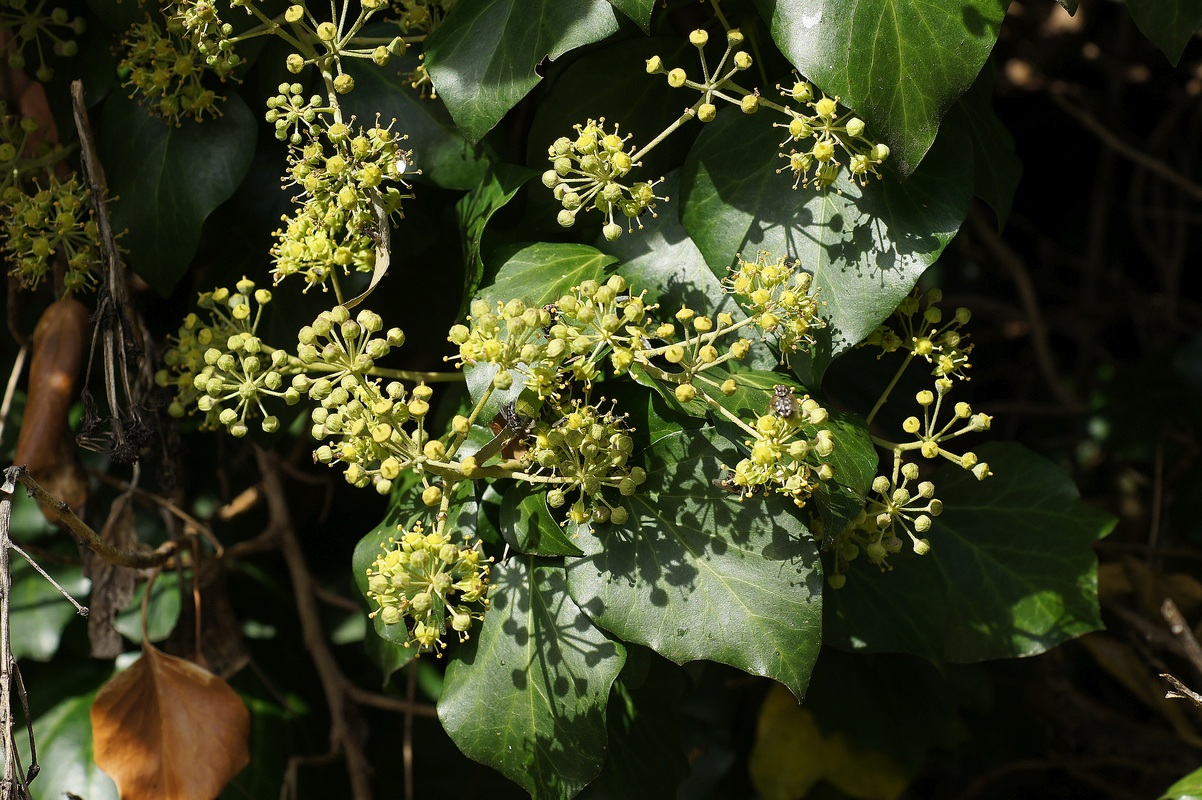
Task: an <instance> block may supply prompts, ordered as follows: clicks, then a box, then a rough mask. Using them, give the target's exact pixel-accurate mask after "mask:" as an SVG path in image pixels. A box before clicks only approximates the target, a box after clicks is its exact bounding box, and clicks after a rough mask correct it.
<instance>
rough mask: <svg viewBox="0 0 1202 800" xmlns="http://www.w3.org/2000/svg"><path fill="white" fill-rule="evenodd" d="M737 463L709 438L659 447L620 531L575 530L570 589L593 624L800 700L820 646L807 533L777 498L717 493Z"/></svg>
mask: <svg viewBox="0 0 1202 800" xmlns="http://www.w3.org/2000/svg"><path fill="white" fill-rule="evenodd" d="M733 457H734V454H733V452H732V451H731V448H730V447H729V445H727V444H726V443H725V441H724V440H723V439H722V438H721V437H720V436H719V435H718V434H717V433H716V432H715V431H714V430H713V429H706V430H700V431H687V432H683V433H681V434H676V435H669V436H665V437H664V438H662V439H660V440H659V441H658V442H656V444H655V445H654V446H653V447H652V448H651V449H650V451H649V452H648V454H647V460H648V463H649V464H651V465H652V468H651V470H649V472H648V478H647V482H646V483H644V484H643V485H642V486H641V487H639V491H638V493H637V494H635V495H633V496H632V497H629V498H626V499H625V500H624V501H623V502H624V505H625V506H626V508H627V510H628V511H629V513H630V518H629V521H628V522H626V523H624V524H622V525H612V524H611V525H606V526H605V527H603V528H600V529H598V530H590V529H589V528H588V527H587V526H585V527H582V528H581V529H580V531H579V544H580V547H581V549H582V550H584V552H585V554H586V555H585V556H584V557H583V558H576V559H568V588H569V590H570V591H571V593H572V597H573V598H574V599H575V600H576V603H577V604H578V605H579V606H580V607H581V608H583V609H584V611H585V612H586V613H587V614H588V615H589V616H590V617H591V618H592V619H593V620H594V621H595V622H596V623H597V624H598V625H600V626H601V627H603V628H605V629H606V630H608V631H610V632H611V633H613V634H615V635H616V636H619V637H620V638H622V639H624V640H627V641H631V642H636V643H638V644H644V645H646V646H648V647H650V648H651V649H653V650H655V651H656V652H658V653H659V654H661V655H663V656H664V657H666V658H668V659H670V660H672V661H675V662H676V663H678V664H683V663H684V662H686V661H693V660H695V659H709V660H711V661H718V662H721V663H723V664H729V665H731V666H733V667H737V668H738V669H742V670H744V671H746V672H749V673H751V674H753V675H764V676H767V677H769V678H773V679H775V680H778V681H780V682H781V683H783V684H785V686H787V687H788V688H789V690H790V691H791V692H793V694H794V695H796V696H797V697H802V696H803V695H804V694H805V689H806V684H807V683H808V682H809V677H810V671H811V670H812V669H813V666H814V659H815V658H817V657H818V648H819V643H820V642H821V639H822V625H821V621H820V620H821V613H822V577H821V569H820V567H819V565H818V555H817V550H816V548H815V547H814V544H813V542H812V541H811V540H810V536H809V532H808V531H807V530H806V529H805V526H803V525H802V524H801V522H800V521H798V519H797V518H796V517H795V516H794V515H793V514H792V513H791V511H790V510H788V509H786V508H785V504H784V503H783V502H780V501H778V500H777V499H776V498H767V499H766V500H763V501H761V502H756V503H750V502H739V500H738V499H737V498H735V497H733V496H732V495H731V494H730V493H729V492H726V491H724V490H723V489H721V488H718V487H716V486H715V485H714V482H715V481H717V480H719V479H721V478H722V475H723V469H722V464H723V462H724V461H727V462H728V461H730V460H731V459H732V458H733Z"/></svg>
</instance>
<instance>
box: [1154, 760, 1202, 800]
mask: <svg viewBox="0 0 1202 800" xmlns="http://www.w3.org/2000/svg"><path fill="white" fill-rule="evenodd" d="M1200 798H1202V768H1200V769H1196V770H1194V771H1193V772H1191V773H1190V774H1188V775H1186V776H1185V777H1184V778H1182V779H1181V780H1179V781H1177V782H1176V783H1174V784H1173V785H1172V786H1170V787H1169V788H1167V789H1165V790H1164V794H1163V795H1161V798H1160V800H1200Z"/></svg>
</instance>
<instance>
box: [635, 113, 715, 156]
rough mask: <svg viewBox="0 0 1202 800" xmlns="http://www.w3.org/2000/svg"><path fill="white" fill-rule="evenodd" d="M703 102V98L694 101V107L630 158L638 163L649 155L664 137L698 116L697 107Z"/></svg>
mask: <svg viewBox="0 0 1202 800" xmlns="http://www.w3.org/2000/svg"><path fill="white" fill-rule="evenodd" d="M701 103H702V101H701V100H698V101H697V102H696V103H694V104H693V107H692V108H690V109H688V110H687V111H685V112H684V113H683V114H681V115H680V116H679V117H678V118H677V119H676V121H675V122H673V123H672V124H671V125H669V126H668V127H666V128H664V130H663V132H662V133H660V135H659V136H656V137H655V138H654V139H652V140H651V141H650V142H648V143H647V144H646V145H645V146H644V147H643V149H642V150H639V151H638V152H637V153H634V154H633V155H631V156H630V160H631V161H633V162H635V163H637V162H638V161H640V160H641V159H642V158H643V156H645V155H647V154H648V153H650V152H651V151H652V150H654V149H655V147H656V145H658V144H659V143H660V142H662V141H663V140H664V139H667V138H668V137H669V136H671V135H672V134H673V133H675V132H676V130H677V129H678V128H680V126H681V125H684V124H685V123H686V122H688V121H689V120H691V119H693V118H694V117H696V116H697V109H698V108H700V107H701Z"/></svg>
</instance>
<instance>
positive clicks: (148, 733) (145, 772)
mask: <svg viewBox="0 0 1202 800" xmlns="http://www.w3.org/2000/svg"><path fill="white" fill-rule="evenodd" d="M249 735H250V714H249V712H247V710H246V705H245V704H244V703H243V702H242V698H240V697H239V696H238V694H237V693H236V692H235V691H234V690H233V689H231V688H230V687H229V684H227V683H226V682H225V681H223V680H221V679H220V678H218V677H217V676H216V675H213V674H212V673H210V672H208V671H207V670H204V669H202V668H201V667H198V666H197V665H195V664H193V663H192V662H191V661H185V660H184V659H182V658H175V657H174V656H169V655H167V654H166V653H163V652H160V651H159V650H156V649H155V648H154V647H153V646H152V645H150V644H143V645H142V657H141V658H139V659H138V660H137V661H136V662H134V664H133V665H132V666H130V668H129V669H127V670H125V671H124V672H120V673H118V674H117V675H115V676H113V678H112V680H110V681H109V682H108V683H106V684H105V685H104V686H103V687H101V689H100V691H99V692H98V693H97V694H96V699H95V701H94V702H93V703H92V737H93V740H94V746H95V753H96V765H97V766H98V767H100V768H101V769H102V770H104V771H105V772H106V773H108V774H109V776H110V777H112V779H113V780H114V781H116V783H117V787H118V789H119V790H120V792H121V797H122V800H213V798H214V797H216V796H217V795H218V794H219V793H220V792H221V790H222V789H223V788H224V787H225V785H226V784H227V783H229V781H230V779H231V778H233V777H234V776H235V775H237V774H238V772H239V771H241V769H242V768H243V767H245V766H246V764H247V763H248V762H249V761H250V753H249V750H248V745H247V739H248V737H249Z"/></svg>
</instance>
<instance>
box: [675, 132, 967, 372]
mask: <svg viewBox="0 0 1202 800" xmlns="http://www.w3.org/2000/svg"><path fill="white" fill-rule="evenodd" d="M949 133H954V132H949ZM779 139H780V137H779V136H778V135H777V133H776V132H775V130H774V129H773V128H771V127H769V126H768V125H766V124H764V121H763V120H761V119H758V118H755V117H747V116H744V115H742V114H724V115H719V117H718V119H717V120H716V121H714V122H712V123H710V125H708V126H707V127H706V129H705V130H704V131H703V132H702V134H701V136H700V137H699V138H698V140H697V144H696V146H695V147H694V148H693V151H692V152H691V153H690V154H689V160H688V161H687V162H686V163H685V167H684V172H683V175H682V179H681V180H682V190H683V194H684V202H683V205H682V207H681V221H682V222H683V223H684V227H685V229H686V230H687V231H688V232H689V235H691V236H692V237H693V241H694V242H696V243H697V246H698V247H699V248H700V249H701V252H702V253H703V254H704V256H705V259H706V261H708V262H709V264H710V266H711V267H712V268H714V269H715V270H720V271H721V272H722V274H725V271H726V268H727V266H728V265H730V264H731V263H733V261H734V256H735V254H736V253H740V252H742V253H743V254H745V255H746V256H747V257H749V258H750V257H752V256H753V255H754V253H755V251H756V250H766V251H768V252H770V253H771V254H773V255H774V256H780V255H785V254H788V255H791V256H795V257H797V258H799V259H800V260H801V264H802V267H803V268H804V269H806V270H812V271H813V273H814V284H815V286H817V287H818V290H819V292H820V298H821V300H822V301H823V303H824V306H823V312H822V313H823V316H824V317H826V318H827V319H828V322H829V325H830V328H829V329H828V330H826V331H822V332H821V333H822V334H824V335H825V336H826V337H828V340H829V342H828V344H827V345H826V347H829V348H830V353H829V354H827V355H826V356H823V357H822V358H821V359H819V361H820V362H821V363H818V364H816V365H815V368H814V373H815V375H821V372H822V370H823V369H824V368H825V361H826V359H828V358H829V357H830V355H837V354H838V353H839V352H841V351H842V350H845V349H846V348H848V347H850V346H852V345H854V344H855V343H856V342H859V341H860V340H861V339H863V338H864V337H865V336H866V335H868V334H869V333H870V332H872V331H873V330H874V329H875V328H876V326H877V325H878V324H879V323H880V322H881V320H883V319H885V318H886V317H887V316H889V314H891V313H892V312H893V310H894V309H895V308H896V307H897V304H898V303H899V302H900V301H901V300H902V298H904V297H905V296H906V294H908V293H909V291H910V289H911V288H912V287H913V286H914V282H915V281H916V280H917V279H918V276H919V275H921V274H922V273H923V271H924V270H925V269H926V268H927V267H929V266H930V265H931V264H932V263H934V261H935V259H936V258H937V257H938V255H939V253H940V252H942V250H943V248H944V247H945V246H946V245H947V243H948V242H949V241H951V238H952V236H954V235H955V233H956V231H957V230H958V229H959V227H960V223H961V222H963V221H964V218H965V216H966V215H967V214H968V205H969V202H970V201H971V199H972V162H971V158H972V150H971V147H970V146H969V144H968V142H967V141H965V140H964V138H963V136H961V135H956V136H955V137H954V138H953V139H949V137H946V136H941V137H940V138H939V141H938V142H937V143H936V147H935V153H934V155H933V156H932V158H930V159H928V160H927V162H926V163H924V164H923V167H922V169H920V170H919V171H918V172H916V173H915V174H914V175H913V176H911V178H910V179H909V180H907V181H906V182H905V183H899V182H898V181H897V180H895V179H894V178H892V177H891V176H886V177H885V178H884V179H882V180H880V181H877V180H872V181H870V182H869V184H868V186H866V187H863V188H861V187H860V186H859V185H857V184H855V183H852V182H850V181H849V180H847V178H846V174H844V176H843V177H841V178H840V179H839V181H838V182H837V183H836V184H835V186H834V187H832V188H831V189H828V190H827V191H826V192H817V191H815V190H813V189H796V190H794V189H792V188H791V186H792V181H791V180H790V178H789V176H788V175H787V173H786V174H782V175H773V174H772V169H773V168H775V167H778V166H779V165H780V164H782V163H783V160H781V159H780V158H778V155H779V153H780V150H779V148H778V147H777V144H778V142H779ZM732 153H738V158H732V156H731V154H732ZM836 190H838V191H836ZM840 192H841V194H840Z"/></svg>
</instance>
